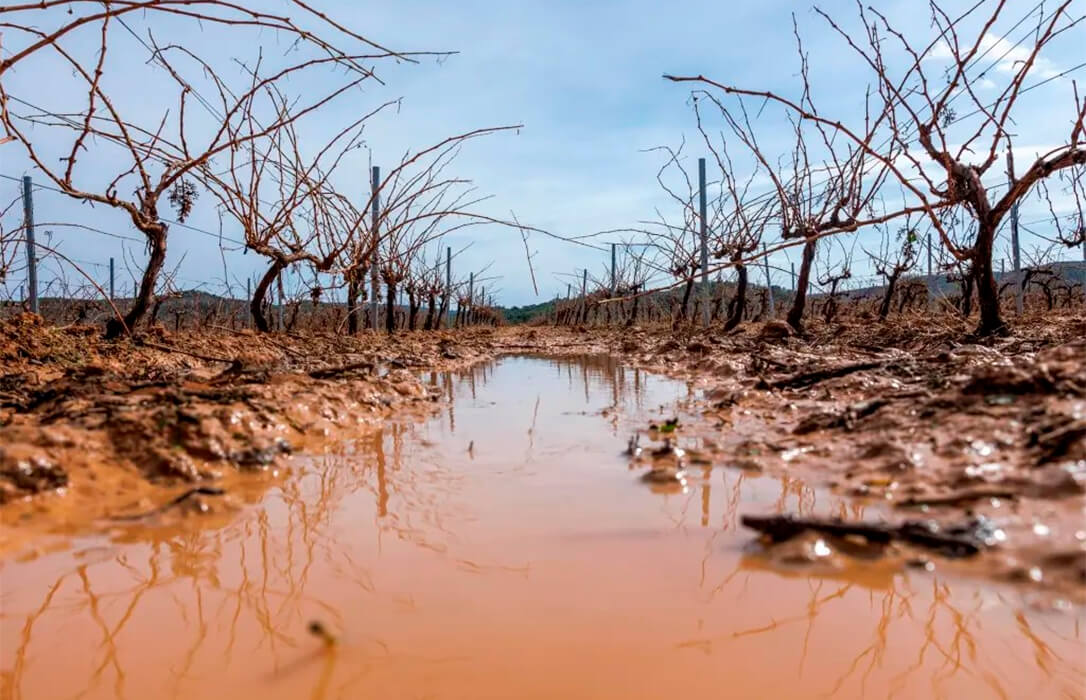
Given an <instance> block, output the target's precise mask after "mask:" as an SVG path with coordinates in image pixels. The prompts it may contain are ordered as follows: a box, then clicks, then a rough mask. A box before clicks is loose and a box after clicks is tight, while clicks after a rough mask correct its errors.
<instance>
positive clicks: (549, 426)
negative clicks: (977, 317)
mask: <svg viewBox="0 0 1086 700" xmlns="http://www.w3.org/2000/svg"><path fill="white" fill-rule="evenodd" d="M424 380H426V381H429V382H431V383H433V384H435V385H437V386H439V387H442V388H443V390H444V391H445V393H446V395H447V396H452V397H453V398H454V402H453V403H452V404H451V405H449V406H448V407H442V408H441V410H440V411H439V412H438V413H437V414H436V415H435V417H434V418H432V419H431V420H429V421H425V422H421V423H412V422H402V423H399V422H397V423H390V424H389V425H387V426H386V427H385V428H384V429H383V430H381V431H380V432H378V433H375V434H373V435H371V436H369V437H366V438H362V439H361V440H359V441H357V442H356V443H355V444H353V445H349V446H347V449H345V451H344V452H345V454H340V455H329V456H324V457H319V458H314V459H312V460H310V461H308V462H307V463H305V464H303V465H302V467H301V468H300V472H301V473H300V475H299V476H297V477H296V478H293V479H291V480H288V481H286V482H284V484H283V485H282V486H281V487H278V488H274V489H272V490H271V491H270V492H269V493H268V494H267V496H266V497H265V498H264V500H263V502H262V504H261V505H260V506H259V507H256V508H252V509H249V510H247V511H245V512H243V513H242V514H241V515H240V516H239V517H238V518H237V519H236V520H235V521H234V522H233V523H231V524H229V525H228V526H225V527H220V528H218V529H206V530H202V531H201V530H197V529H192V528H185V527H181V528H177V527H175V528H168V529H167V528H163V529H157V530H148V531H145V532H142V533H138V534H137V535H135V536H133V535H132V534H131V533H129V535H128V539H127V540H126V543H125V544H120V543H117V542H114V543H111V542H109V541H107V540H103V539H89V538H88V539H85V540H81V541H78V542H76V543H75V545H74V546H73V548H72V549H71V550H70V551H66V552H61V553H57V554H50V555H45V556H42V557H39V558H37V559H34V560H32V561H28V562H25V563H16V562H7V563H6V564H5V565H4V568H3V569H2V570H0V576H2V583H3V598H2V602H3V613H2V614H3V618H2V620H0V622H2V627H0V634H2V645H0V690H2V692H0V697H5V698H6V697H13V698H39V697H74V696H76V695H78V694H79V693H81V692H82V691H86V694H85V695H83V697H109V698H112V697H131V698H141V697H200V698H205V697H225V696H229V697H237V698H245V697H256V696H259V697H261V698H280V697H281V698H299V697H329V698H330V697H362V696H371V697H419V696H437V697H471V698H476V697H538V698H553V697H604V698H606V697H616V698H619V697H621V698H627V697H671V696H672V695H673V694H680V695H682V694H685V695H687V696H694V697H724V696H728V697H815V696H818V697H824V696H827V695H830V694H835V696H836V697H859V696H860V695H861V694H866V695H867V696H869V697H887V696H890V695H895V696H897V697H932V696H939V695H946V696H954V697H971V698H972V697H985V696H988V695H991V696H995V697H997V696H999V694H1000V693H1003V694H1005V695H1006V696H1010V697H1022V696H1024V695H1025V694H1027V693H1028V694H1029V695H1030V696H1031V697H1032V696H1036V697H1044V696H1050V695H1051V696H1056V695H1058V694H1059V693H1060V692H1061V691H1063V692H1066V693H1071V694H1072V695H1073V694H1074V693H1077V692H1080V690H1081V687H1082V684H1083V681H1084V680H1086V679H1084V676H1083V662H1082V644H1083V642H1082V639H1081V637H1079V636H1078V635H1079V634H1080V632H1079V631H1078V630H1079V628H1078V627H1077V626H1076V622H1079V621H1081V617H1079V618H1077V619H1076V617H1075V616H1074V615H1067V616H1034V615H1032V614H1026V613H1021V612H1020V609H1021V607H1022V606H1021V602H1020V601H1019V600H1018V599H1017V598H1016V597H1015V595H1014V594H1007V593H1004V592H1002V591H1000V590H999V589H991V590H987V591H986V590H984V589H982V588H980V587H978V586H977V585H975V584H971V583H963V582H958V581H949V580H944V579H941V578H939V577H938V575H936V576H935V577H932V576H929V575H927V574H912V575H908V576H906V575H902V574H899V573H896V572H893V571H889V570H883V569H880V568H879V567H877V566H875V567H864V568H860V569H858V570H853V569H849V570H847V571H843V572H838V573H837V574H834V575H826V576H822V577H809V576H807V575H805V574H803V573H802V572H798V571H791V572H784V573H782V572H777V571H772V570H769V569H768V568H767V567H766V566H765V564H764V562H763V561H762V560H760V559H758V558H752V557H743V556H742V548H743V546H744V544H745V543H746V542H748V541H749V539H750V535H749V534H748V533H745V532H741V531H739V529H738V526H737V521H738V517H739V515H740V513H741V512H749V511H750V510H752V509H754V510H763V511H766V510H768V511H786V512H797V511H798V512H843V511H842V509H843V508H844V507H845V506H844V504H842V503H840V502H839V501H838V500H837V499H836V498H835V497H833V496H832V495H830V494H827V493H825V492H821V491H816V490H812V489H810V488H808V487H806V486H805V485H804V484H802V483H801V482H799V481H797V480H794V479H788V478H777V479H771V478H767V477H754V476H750V475H743V474H741V473H739V472H735V471H731V470H725V469H711V468H705V467H700V466H698V467H693V468H691V469H690V470H689V471H690V475H691V480H690V485H689V488H688V489H687V491H686V492H685V493H671V494H659V493H654V492H653V491H651V490H650V489H649V488H647V487H646V486H645V485H644V484H641V483H639V481H638V478H637V477H638V475H639V473H640V471H641V469H643V467H641V468H638V469H631V468H630V465H629V464H628V460H627V458H626V457H625V456H623V455H622V450H623V448H624V447H625V445H626V439H627V438H628V436H629V435H630V434H631V432H632V431H633V430H634V429H636V428H637V427H643V426H644V425H646V424H647V423H648V421H649V420H659V419H661V418H668V417H671V415H672V413H671V411H670V410H669V409H664V410H663V411H661V410H660V407H661V406H662V405H666V404H670V403H671V402H672V401H674V400H676V399H682V398H683V397H685V396H687V394H688V389H687V387H686V386H685V385H684V384H681V383H678V382H672V381H668V380H665V379H662V378H659V377H649V376H646V375H644V374H643V373H641V372H637V371H632V370H628V369H622V368H620V367H619V366H617V365H616V364H615V363H613V362H610V361H608V360H606V359H603V358H577V359H575V360H573V361H561V360H553V359H550V360H541V359H529V358H519V357H518V358H507V359H504V360H502V361H500V362H498V363H496V364H491V365H486V366H480V367H476V368H474V369H473V370H470V371H465V372H461V373H455V374H434V375H424ZM616 407H617V408H618V411H615V410H614V409H615V408H616ZM469 446H470V450H469ZM848 512H849V514H853V515H854V514H856V511H853V510H849V511H848ZM311 619H319V620H321V621H323V622H324V623H325V624H327V625H328V626H329V627H331V628H333V629H335V630H337V631H339V633H340V635H341V638H342V644H341V646H340V647H339V648H338V650H337V651H336V653H335V654H334V655H327V654H324V653H322V652H321V651H320V649H319V646H318V645H317V643H316V641H315V640H314V639H313V638H311V637H310V636H308V635H307V633H306V629H305V628H306V625H307V623H308V622H309V621H310V620H311Z"/></svg>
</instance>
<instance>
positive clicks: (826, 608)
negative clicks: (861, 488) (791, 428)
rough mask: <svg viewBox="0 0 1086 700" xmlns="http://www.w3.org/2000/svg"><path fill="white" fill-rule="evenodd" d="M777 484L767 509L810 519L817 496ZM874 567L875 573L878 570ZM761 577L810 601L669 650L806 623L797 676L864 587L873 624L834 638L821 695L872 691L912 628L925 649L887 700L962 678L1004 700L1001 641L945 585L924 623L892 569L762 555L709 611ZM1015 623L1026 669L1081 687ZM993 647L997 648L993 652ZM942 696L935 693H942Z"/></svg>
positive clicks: (719, 587) (716, 592)
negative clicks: (837, 660) (831, 569)
mask: <svg viewBox="0 0 1086 700" xmlns="http://www.w3.org/2000/svg"><path fill="white" fill-rule="evenodd" d="M732 474H735V473H734V472H723V473H722V476H721V481H722V485H723V486H724V488H723V489H722V491H723V495H722V496H721V498H720V499H717V502H722V504H723V507H724V516H723V518H722V519H721V523H720V525H721V527H720V530H719V532H718V531H716V530H714V531H713V533H712V534H711V536H710V537H709V539H708V541H707V544H706V553H705V555H704V556H703V557H702V559H701V562H700V566H701V571H700V572H699V582H700V583H699V585H700V587H701V588H702V589H703V590H705V589H706V584H707V573H706V571H707V567H708V565H709V563H711V561H712V560H713V558H714V556H716V555H718V554H719V552H718V551H717V549H718V547H717V545H716V541H717V535H718V534H719V533H722V532H724V531H726V530H728V529H734V528H735V527H736V519H737V517H738V514H739V513H738V511H739V509H740V506H741V504H742V503H743V502H744V501H743V498H742V488H743V480H744V475H743V474H742V473H738V474H735V482H734V483H733V484H731V487H730V488H729V487H728V486H729V485H728V480H729V477H730V476H732ZM759 480H760V479H759ZM777 481H778V484H779V496H778V498H777V499H776V501H775V502H774V503H773V504H772V506H771V507H772V508H773V509H774V510H776V511H777V512H793V511H792V510H791V509H792V506H793V504H794V507H795V509H796V511H797V512H798V513H799V514H801V515H804V514H809V513H812V512H813V511H814V510H815V509H816V507H817V506H818V505H819V504H818V503H817V499H816V493H815V491H814V490H813V489H811V488H810V487H808V486H806V485H805V484H804V483H803V482H802V481H800V480H798V479H794V478H791V477H787V476H785V477H780V478H778V479H777ZM710 494H711V491H710V489H709V480H708V479H705V482H704V485H703V486H702V490H701V498H700V499H699V500H700V501H701V509H700V513H699V515H700V522H701V523H706V522H711V521H712V518H711V513H710V512H709V509H710V507H711V503H712V499H711V497H710ZM817 495H819V496H824V495H826V494H825V493H823V492H819V493H818V494H817ZM830 495H831V498H830V501H829V502H828V503H826V504H823V507H824V508H825V509H826V510H827V511H828V512H830V513H833V514H836V515H839V516H841V517H846V518H853V519H860V518H863V516H864V506H863V504H862V503H855V502H850V501H848V500H847V499H845V498H841V497H836V496H834V495H833V494H830ZM860 566H864V567H866V566H867V565H863V564H861V565H860ZM874 566H877V564H876V565H874ZM761 571H765V572H767V573H761V575H771V576H774V577H781V576H783V577H784V578H785V579H795V583H796V584H799V582H800V581H801V580H802V581H805V582H806V585H807V587H808V590H809V595H808V596H806V597H805V600H806V602H805V603H804V610H803V611H802V612H800V613H797V614H794V615H781V616H777V615H774V616H773V617H772V619H771V620H770V621H769V622H768V623H766V624H762V625H758V626H756V627H752V628H748V629H740V630H735V631H731V632H728V633H726V634H723V635H720V636H717V637H714V636H712V635H710V636H699V637H697V638H692V639H688V640H684V641H681V642H679V643H677V644H676V648H679V649H699V650H701V651H703V652H705V653H707V654H709V653H713V652H714V650H715V647H716V646H717V645H721V644H722V645H724V646H728V645H731V644H734V643H736V641H737V640H741V639H744V638H748V637H756V636H761V635H765V634H790V632H789V631H788V630H789V628H791V627H793V626H794V625H799V624H804V626H805V630H804V631H803V642H802V652H801V654H800V659H799V664H798V669H797V673H798V675H799V677H800V678H802V677H803V675H804V673H805V670H806V669H807V663H808V654H809V650H810V647H811V643H812V642H811V640H812V636H813V634H814V628H815V625H816V622H817V620H818V619H819V618H825V617H830V618H833V617H835V616H840V615H841V614H842V613H841V611H840V610H839V609H838V607H837V606H836V605H834V601H841V604H844V603H843V601H845V600H846V599H848V600H854V599H855V597H856V596H857V595H861V594H862V593H861V589H860V588H859V587H860V586H862V587H863V588H866V589H867V593H866V594H867V596H868V597H869V598H870V600H871V603H872V604H873V606H872V610H873V611H874V626H873V629H872V632H871V636H870V638H869V639H868V640H866V641H864V640H863V637H862V636H858V635H850V636H849V637H847V638H842V639H838V640H836V642H835V643H836V644H837V646H838V647H839V648H840V653H839V654H835V655H836V656H840V657H841V658H844V659H848V662H847V665H846V666H845V668H844V669H843V670H842V672H841V674H840V676H839V677H838V678H837V679H836V680H835V681H834V682H833V684H832V685H830V686H829V687H828V688H827V689H826V697H833V696H836V695H837V694H839V693H841V692H843V689H844V688H845V687H846V685H847V684H849V683H850V681H852V682H855V683H857V684H858V685H859V692H860V694H864V693H866V692H867V690H868V687H869V686H870V684H871V677H872V674H874V673H876V672H878V671H879V670H882V669H885V670H886V671H887V672H889V671H890V670H891V668H892V664H893V663H894V662H895V661H897V659H895V658H893V657H891V656H890V655H888V653H887V651H888V647H889V642H890V640H892V639H895V638H897V637H898V636H904V637H905V638H908V637H910V636H911V635H912V634H914V633H915V632H916V631H920V632H921V633H922V635H923V639H924V641H923V644H922V646H920V648H919V649H918V651H917V658H916V660H915V661H914V662H913V663H912V664H910V665H909V666H908V667H906V668H904V669H903V670H901V671H899V672H895V673H894V675H892V676H890V677H889V678H888V680H887V683H888V686H887V687H888V696H889V697H897V696H899V695H900V694H901V693H902V692H903V690H904V689H905V688H906V687H908V686H909V684H910V683H911V682H915V681H916V680H917V679H923V678H925V677H930V678H931V683H932V686H931V691H932V692H935V693H937V694H938V693H939V692H940V686H942V685H943V684H945V683H946V682H947V681H948V680H950V679H951V678H955V677H958V676H960V675H961V674H966V675H969V676H976V677H978V678H980V679H982V681H983V682H984V683H986V684H987V685H988V686H989V687H990V688H991V689H992V690H993V692H995V693H996V694H997V695H1000V696H1003V697H1007V696H1008V694H1007V691H1006V689H1005V688H1003V687H1002V683H1001V682H1000V680H999V678H997V677H996V675H995V674H994V673H992V672H991V670H990V666H991V660H992V659H998V658H1000V656H1001V654H1002V653H1003V651H1004V649H1003V645H1004V644H1006V640H1004V639H1000V638H994V637H988V638H985V637H984V636H983V634H982V632H983V630H982V627H981V625H982V624H983V622H984V618H982V615H981V614H982V601H981V600H979V599H975V598H974V599H970V600H971V601H972V602H971V603H970V604H969V605H968V608H962V607H961V606H962V603H960V602H955V601H954V600H953V599H952V597H951V591H950V587H949V586H948V585H947V584H945V583H940V582H938V581H937V580H934V581H933V585H932V590H931V594H930V595H931V602H930V604H929V605H928V606H927V614H926V616H925V619H918V618H917V617H916V616H915V612H914V608H915V603H916V600H917V599H918V595H917V593H916V592H914V591H912V590H911V589H910V588H909V587H908V582H907V580H906V579H905V578H904V577H902V576H900V575H898V574H897V573H896V572H895V571H894V570H893V569H886V573H883V574H878V573H875V572H874V571H873V570H871V571H869V570H868V569H867V568H865V569H863V570H862V571H859V570H858V571H856V573H852V572H851V571H850V570H847V571H845V572H843V574H840V575H831V576H828V577H827V576H819V575H818V574H808V573H805V572H803V571H802V570H800V571H799V572H796V573H791V574H789V573H786V572H782V571H781V570H779V569H776V568H775V566H774V565H773V564H772V563H770V562H768V561H766V560H765V559H764V558H762V557H760V556H757V555H753V556H746V557H744V558H743V559H741V560H740V562H739V564H738V565H737V566H736V567H735V568H734V569H733V570H732V571H731V572H729V573H728V574H726V575H725V576H724V577H723V578H722V580H721V581H720V582H719V583H718V584H716V585H714V586H713V587H712V588H710V589H708V591H707V597H706V604H713V605H715V606H717V607H719V606H720V605H722V604H725V603H722V602H720V601H717V598H719V597H720V595H721V594H724V593H727V594H728V597H729V598H733V597H734V600H733V601H729V602H728V603H726V605H727V606H728V607H729V609H732V608H741V607H743V605H742V601H743V599H744V598H746V596H747V595H748V593H749V586H750V583H751V578H752V577H754V576H758V575H759V574H760V572H761ZM744 574H745V575H744ZM857 574H862V576H861V577H859V578H855V576H856V575H857ZM871 575H874V576H876V578H874V579H871V580H868V579H869V578H870V576H871ZM835 580H837V581H839V582H838V583H837V585H834V586H833V588H832V589H830V590H827V589H826V586H827V585H828V584H830V583H831V582H833V581H835ZM785 600H786V601H791V600H793V598H792V597H791V596H789V597H788V598H786V599H785ZM1006 603H1007V606H1008V607H1010V606H1011V605H1012V601H1006ZM1019 605H1020V603H1019ZM1015 619H1016V620H1017V623H1018V632H1019V634H1020V638H1022V639H1026V640H1028V642H1029V644H1030V645H1031V647H1032V648H1033V649H1034V656H1035V658H1034V665H1035V666H1036V667H1037V669H1038V670H1039V671H1040V672H1041V673H1043V674H1045V675H1048V676H1049V677H1050V678H1053V679H1056V678H1060V679H1063V680H1064V681H1065V682H1066V687H1067V688H1072V687H1073V688H1079V687H1082V684H1083V682H1084V681H1086V672H1084V671H1083V670H1082V669H1081V668H1077V667H1076V663H1075V661H1074V660H1068V659H1064V658H1062V657H1061V656H1059V655H1058V654H1057V653H1055V651H1054V650H1053V649H1052V647H1051V646H1050V645H1049V644H1046V643H1045V641H1043V640H1042V639H1041V637H1040V636H1038V635H1037V634H1035V633H1034V631H1033V629H1032V628H1031V627H1030V624H1029V619H1028V618H1027V617H1026V616H1025V615H1024V614H1023V613H1021V612H1019V613H1017V614H1016V618H1015ZM702 624H703V620H702V621H699V629H700V628H701V626H702ZM853 628H854V626H853ZM1067 641H1073V640H1067ZM850 642H851V643H852V644H856V643H859V645H860V647H859V649H858V651H856V652H855V653H854V654H852V655H850V656H846V655H845V654H844V651H845V648H846V647H845V645H846V644H849V643H850ZM985 642H986V643H987V647H988V648H990V649H992V652H991V653H990V654H988V655H987V657H985V656H984V655H982V654H981V653H980V651H981V650H982V649H984V647H985ZM997 646H998V648H996V647H997ZM932 651H934V652H935V653H936V654H937V659H938V662H937V663H935V664H933V663H932V662H931V661H930V660H929V658H928V657H929V656H930V652H932ZM986 659H987V661H986ZM820 670H824V669H820ZM948 692H949V691H947V690H943V694H946V693H948Z"/></svg>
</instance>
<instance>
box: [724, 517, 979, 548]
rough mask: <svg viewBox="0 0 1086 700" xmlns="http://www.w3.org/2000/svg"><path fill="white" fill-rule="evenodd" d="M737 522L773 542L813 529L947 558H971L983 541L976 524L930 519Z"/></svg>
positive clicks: (763, 519) (744, 519) (750, 519)
mask: <svg viewBox="0 0 1086 700" xmlns="http://www.w3.org/2000/svg"><path fill="white" fill-rule="evenodd" d="M741 522H742V524H743V526H744V527H748V528H750V529H752V530H756V531H758V532H760V533H762V534H763V535H765V536H766V537H768V538H769V539H770V540H772V541H773V542H775V543H776V542H785V541H787V540H790V539H792V538H793V537H796V536H798V535H801V534H803V533H804V532H816V533H820V534H823V535H829V536H831V537H839V538H845V537H862V538H864V539H865V540H867V541H868V542H871V543H873V544H889V543H890V542H893V541H898V542H905V543H907V544H911V545H914V546H917V547H922V548H924V549H930V550H934V551H937V552H940V553H942V554H944V555H946V556H948V557H971V556H973V555H975V554H977V553H979V552H980V551H981V549H983V548H984V547H985V546H986V544H987V543H986V541H985V540H984V539H982V538H981V537H979V536H977V535H976V534H974V532H973V531H975V530H979V528H980V524H979V523H971V524H969V525H965V526H960V527H955V528H952V529H948V530H943V529H941V528H940V526H939V525H938V524H937V523H935V522H933V521H915V520H906V521H905V522H903V523H901V524H900V525H891V524H888V523H857V522H852V523H850V522H845V521H844V520H840V519H838V518H802V517H794V516H791V515H744V516H742V518H741Z"/></svg>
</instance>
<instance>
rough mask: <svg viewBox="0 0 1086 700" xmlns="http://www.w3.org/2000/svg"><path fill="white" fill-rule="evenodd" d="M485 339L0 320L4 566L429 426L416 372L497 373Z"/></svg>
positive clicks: (431, 399)
mask: <svg viewBox="0 0 1086 700" xmlns="http://www.w3.org/2000/svg"><path fill="white" fill-rule="evenodd" d="M492 334H493V333H492V332H491V331H475V330H467V331H463V332H460V333H457V334H455V335H454V334H451V333H430V334H415V335H413V336H412V337H411V338H408V339H403V338H396V339H389V338H387V337H385V336H383V335H382V336H378V337H374V336H373V335H372V334H369V335H366V336H362V337H357V338H349V337H347V338H344V337H337V336H333V335H326V336H320V335H308V336H295V335H278V336H270V335H265V336H260V335H256V334H253V333H251V332H248V331H243V332H229V331H226V332H213V333H175V334H171V333H168V332H166V331H163V330H162V329H161V328H155V329H152V330H151V331H150V332H147V333H144V334H142V335H139V336H137V337H135V338H131V339H129V338H124V339H121V340H119V341H116V342H106V341H103V340H101V338H100V337H99V335H98V330H97V329H95V328H92V327H79V326H71V327H65V328H56V327H51V326H47V325H44V324H42V322H41V321H40V319H38V318H37V317H35V316H31V315H29V314H25V315H23V316H20V317H16V318H13V319H7V320H4V321H0V361H2V364H0V367H2V370H0V525H2V526H3V527H2V528H0V553H3V552H4V551H8V550H11V549H13V548H17V547H18V546H20V545H22V544H23V543H25V542H28V541H31V540H33V539H34V538H36V537H37V536H38V535H40V534H42V533H50V534H68V535H72V534H81V533H85V532H87V531H88V530H101V529H102V528H103V527H107V526H110V525H112V524H113V523H114V522H115V521H116V520H118V519H120V520H128V519H132V518H133V517H134V516H136V515H139V514H143V513H148V512H151V511H154V510H156V509H159V508H162V507H164V506H167V505H169V504H171V503H173V501H174V500H175V499H178V498H182V497H184V500H183V502H178V503H177V504H176V505H184V506H185V507H186V508H188V509H192V508H195V509H197V510H198V511H200V512H205V511H211V510H221V511H231V510H234V509H236V508H237V507H238V506H239V505H240V503H239V502H238V499H236V498H235V497H234V492H235V491H238V489H234V488H226V487H232V486H233V485H234V484H235V483H237V482H239V481H242V482H246V483H247V487H246V488H248V486H251V485H252V484H253V483H259V482H264V483H273V482H274V481H276V480H277V479H279V478H280V477H281V476H282V475H283V474H284V473H285V472H286V471H287V470H288V469H289V465H290V460H289V457H290V455H291V454H292V453H293V452H295V451H300V452H305V453H313V452H320V451H323V450H324V449H325V448H326V447H327V446H331V445H335V444H336V443H338V442H339V441H341V440H345V439H350V438H352V437H355V436H357V435H360V434H366V433H367V432H369V431H371V430H372V429H373V428H374V426H376V425H379V424H380V423H381V422H382V421H383V420H384V419H385V418H386V417H388V416H390V415H393V414H395V415H397V416H403V417H409V416H416V415H428V414H429V413H430V412H431V411H432V410H433V409H434V406H435V405H436V403H437V401H438V398H439V397H438V396H437V395H436V394H435V393H434V392H433V391H429V390H428V389H427V387H425V386H424V385H423V384H422V383H421V382H420V381H419V379H418V376H417V372H418V370H419V369H420V368H423V367H427V368H450V367H457V366H465V365H467V364H470V363H473V362H477V361H479V360H480V359H485V358H488V357H490V356H491V352H490V351H489V349H488V343H487V338H489V337H490V336H491V335H492ZM239 476H240V477H244V478H240V479H239V478H238V477H239ZM241 490H242V491H244V490H246V489H241ZM217 491H223V492H224V493H223V494H222V495H223V496H225V497H223V498H219V497H215V496H217V495H218V494H217V493H216V492H217ZM186 494H187V496H186Z"/></svg>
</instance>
